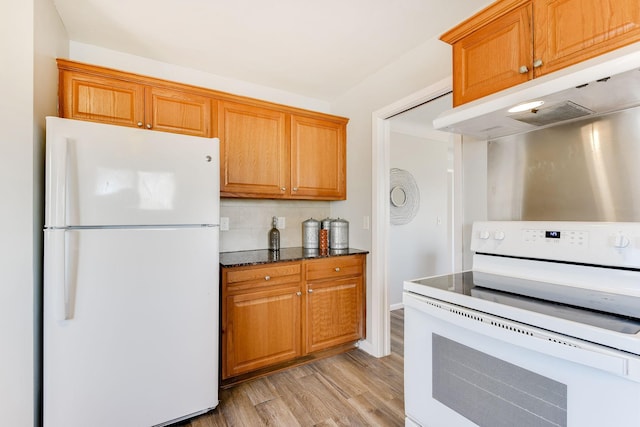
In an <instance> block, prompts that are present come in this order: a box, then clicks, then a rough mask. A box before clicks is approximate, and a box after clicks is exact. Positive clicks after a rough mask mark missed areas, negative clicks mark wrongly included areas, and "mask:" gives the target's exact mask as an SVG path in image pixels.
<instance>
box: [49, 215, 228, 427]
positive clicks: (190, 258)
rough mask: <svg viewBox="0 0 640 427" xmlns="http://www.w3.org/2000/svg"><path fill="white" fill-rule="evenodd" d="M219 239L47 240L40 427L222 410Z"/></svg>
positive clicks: (157, 235) (124, 235) (125, 234)
mask: <svg viewBox="0 0 640 427" xmlns="http://www.w3.org/2000/svg"><path fill="white" fill-rule="evenodd" d="M218 298H219V297H218V228H217V227H191V228H188V227H185V228H143V229H90V230H47V231H45V280H44V343H43V346H44V360H43V367H44V369H43V381H44V397H43V399H44V400H43V402H44V406H43V411H44V426H45V427H63V426H64V427H76V426H78V427H80V426H82V427H86V426H93V427H101V426H104V427H107V426H109V427H112V426H119V427H126V426H131V427H140V426H152V425H157V424H162V423H165V422H167V421H169V420H176V419H180V418H183V417H186V416H189V415H193V414H198V413H200V412H204V411H207V410H209V409H211V408H214V407H215V406H216V405H217V404H218V384H217V379H218V378H217V369H218Z"/></svg>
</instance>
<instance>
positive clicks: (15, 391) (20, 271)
mask: <svg viewBox="0 0 640 427" xmlns="http://www.w3.org/2000/svg"><path fill="white" fill-rule="evenodd" d="M2 10H3V13H2V14H1V15H0V46H1V48H0V52H2V61H3V64H2V66H0V82H2V83H1V86H2V91H1V92H2V95H3V96H2V104H0V105H2V107H1V108H2V109H1V111H0V120H1V123H0V194H1V195H2V209H1V210H0V235H1V236H2V245H0V349H1V350H0V351H1V354H2V359H1V360H2V363H1V364H0V425H14V426H31V425H34V424H37V422H38V419H39V407H38V406H39V405H38V399H39V392H40V391H39V389H38V383H39V357H40V356H39V354H40V348H39V342H40V339H39V322H40V308H39V305H38V300H39V295H40V292H41V274H42V273H41V272H42V226H43V223H42V209H43V207H42V200H43V193H42V189H43V183H42V179H43V178H42V177H43V167H42V166H43V147H44V116H45V115H47V114H52V115H55V114H56V106H57V68H56V64H55V57H56V56H58V55H66V46H67V38H66V33H65V30H64V27H63V26H62V23H61V22H60V20H59V18H58V15H57V12H56V11H55V8H54V7H53V4H52V2H51V0H28V1H20V2H15V1H9V0H2Z"/></svg>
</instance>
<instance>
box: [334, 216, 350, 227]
mask: <svg viewBox="0 0 640 427" xmlns="http://www.w3.org/2000/svg"><path fill="white" fill-rule="evenodd" d="M334 224H335V225H336V226H338V227H344V226H346V225H349V221H347V220H346V219H342V218H337V219H334V220H332V221H331V225H334Z"/></svg>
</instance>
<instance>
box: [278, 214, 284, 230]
mask: <svg viewBox="0 0 640 427" xmlns="http://www.w3.org/2000/svg"><path fill="white" fill-rule="evenodd" d="M284 218H285V217H283V216H279V217H278V228H279V229H280V230H284V229H285V221H284Z"/></svg>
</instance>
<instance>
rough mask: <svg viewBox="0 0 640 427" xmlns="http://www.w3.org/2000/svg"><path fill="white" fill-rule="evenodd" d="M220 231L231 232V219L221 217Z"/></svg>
mask: <svg viewBox="0 0 640 427" xmlns="http://www.w3.org/2000/svg"><path fill="white" fill-rule="evenodd" d="M220 231H229V217H228V216H221V217H220Z"/></svg>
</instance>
